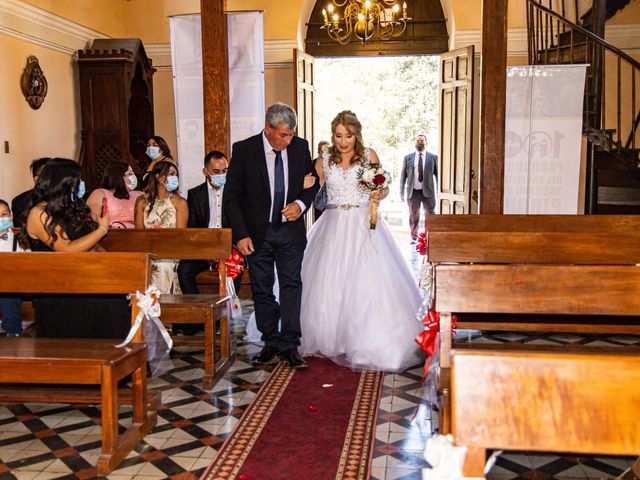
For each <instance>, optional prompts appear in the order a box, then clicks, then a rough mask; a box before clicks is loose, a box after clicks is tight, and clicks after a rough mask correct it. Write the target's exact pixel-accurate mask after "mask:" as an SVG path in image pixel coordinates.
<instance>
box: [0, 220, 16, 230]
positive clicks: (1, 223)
mask: <svg viewBox="0 0 640 480" xmlns="http://www.w3.org/2000/svg"><path fill="white" fill-rule="evenodd" d="M11 227H13V220H12V219H11V217H0V232H4V231H5V230H8V229H9V228H11Z"/></svg>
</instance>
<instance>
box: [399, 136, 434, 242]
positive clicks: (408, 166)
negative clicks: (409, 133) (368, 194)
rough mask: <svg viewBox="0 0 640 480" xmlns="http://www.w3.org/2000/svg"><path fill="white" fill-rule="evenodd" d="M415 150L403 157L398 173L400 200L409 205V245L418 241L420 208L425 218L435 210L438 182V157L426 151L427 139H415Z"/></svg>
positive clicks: (421, 137) (420, 137)
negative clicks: (423, 211)
mask: <svg viewBox="0 0 640 480" xmlns="http://www.w3.org/2000/svg"><path fill="white" fill-rule="evenodd" d="M415 147H416V150H415V152H412V153H410V154H408V155H406V156H405V157H404V161H403V162H402V170H401V173H400V199H401V200H402V201H403V202H404V200H405V198H406V199H407V204H408V205H409V226H410V228H411V243H415V242H416V240H417V239H418V225H419V224H420V207H422V208H423V209H424V210H425V217H426V216H427V215H433V214H434V213H435V208H436V182H437V181H438V156H437V155H434V154H432V153H431V152H428V151H427V137H425V136H424V135H422V134H421V135H418V136H417V137H416V144H415Z"/></svg>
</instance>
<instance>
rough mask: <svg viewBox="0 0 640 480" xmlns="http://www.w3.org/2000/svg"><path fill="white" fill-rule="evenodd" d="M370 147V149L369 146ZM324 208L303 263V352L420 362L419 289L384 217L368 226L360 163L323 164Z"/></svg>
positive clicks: (374, 362)
mask: <svg viewBox="0 0 640 480" xmlns="http://www.w3.org/2000/svg"><path fill="white" fill-rule="evenodd" d="M367 153H368V151H367ZM323 167H324V176H325V182H326V185H327V204H328V208H327V209H326V210H325V211H324V213H323V214H322V216H321V217H320V218H319V219H318V221H317V222H316V223H315V224H314V226H313V228H312V229H311V230H310V232H309V241H308V245H307V248H306V250H305V255H304V260H303V263H302V284H303V289H302V310H301V315H300V323H301V330H302V338H301V342H302V345H301V347H300V350H301V353H302V354H303V355H322V356H325V357H329V358H331V359H332V360H333V361H335V362H336V363H338V364H340V365H346V366H349V367H352V368H357V369H372V370H384V371H391V372H396V371H401V370H404V369H406V368H408V367H411V366H414V365H417V364H419V363H420V362H422V361H423V360H424V356H423V354H422V351H421V350H420V348H419V347H418V345H417V344H416V343H415V341H414V338H415V337H416V335H418V333H420V332H421V331H422V330H423V327H422V325H421V324H420V322H418V320H417V318H416V312H417V310H418V307H419V305H420V301H421V298H422V296H421V293H420V290H419V289H418V286H417V283H416V280H415V279H414V278H413V275H412V274H411V272H410V270H409V267H408V265H407V263H406V261H405V259H404V258H403V256H402V253H401V252H400V249H399V248H398V245H397V244H396V241H395V239H394V237H393V235H392V233H391V232H390V231H389V229H388V227H387V225H386V223H385V222H384V220H383V219H381V218H380V219H378V225H377V227H376V229H375V230H370V228H369V210H368V203H369V196H368V194H367V193H366V192H363V191H361V190H360V189H359V188H358V178H357V173H358V170H359V168H360V166H359V165H354V166H352V167H351V168H349V169H347V170H343V169H341V168H340V167H339V166H337V165H329V163H328V160H327V159H326V158H325V160H324V162H323Z"/></svg>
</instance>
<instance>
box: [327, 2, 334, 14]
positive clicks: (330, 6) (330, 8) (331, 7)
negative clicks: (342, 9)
mask: <svg viewBox="0 0 640 480" xmlns="http://www.w3.org/2000/svg"><path fill="white" fill-rule="evenodd" d="M327 10H329V13H333V4H332V3H330V4H329V5H327Z"/></svg>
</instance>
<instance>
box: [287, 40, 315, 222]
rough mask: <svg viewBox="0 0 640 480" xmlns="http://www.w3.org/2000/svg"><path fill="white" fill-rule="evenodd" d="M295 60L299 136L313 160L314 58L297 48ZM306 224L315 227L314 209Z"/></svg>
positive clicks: (295, 99)
mask: <svg viewBox="0 0 640 480" xmlns="http://www.w3.org/2000/svg"><path fill="white" fill-rule="evenodd" d="M293 58H294V59H295V68H294V72H293V74H294V79H293V85H294V88H295V92H294V93H295V94H294V97H293V98H294V104H293V108H294V109H295V111H296V113H297V115H298V136H299V137H300V138H304V139H305V140H307V141H308V142H309V149H310V151H311V158H315V148H316V147H315V142H314V139H313V113H314V104H313V102H314V99H315V87H314V86H313V77H314V72H313V61H314V60H315V59H314V57H313V56H311V55H309V54H306V53H304V52H301V51H300V50H298V49H297V48H294V49H293ZM305 215H306V216H305V223H306V225H307V229H309V228H310V227H311V225H313V222H314V220H315V219H314V215H313V208H310V209H309V210H308V211H307V213H306V214H305Z"/></svg>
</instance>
